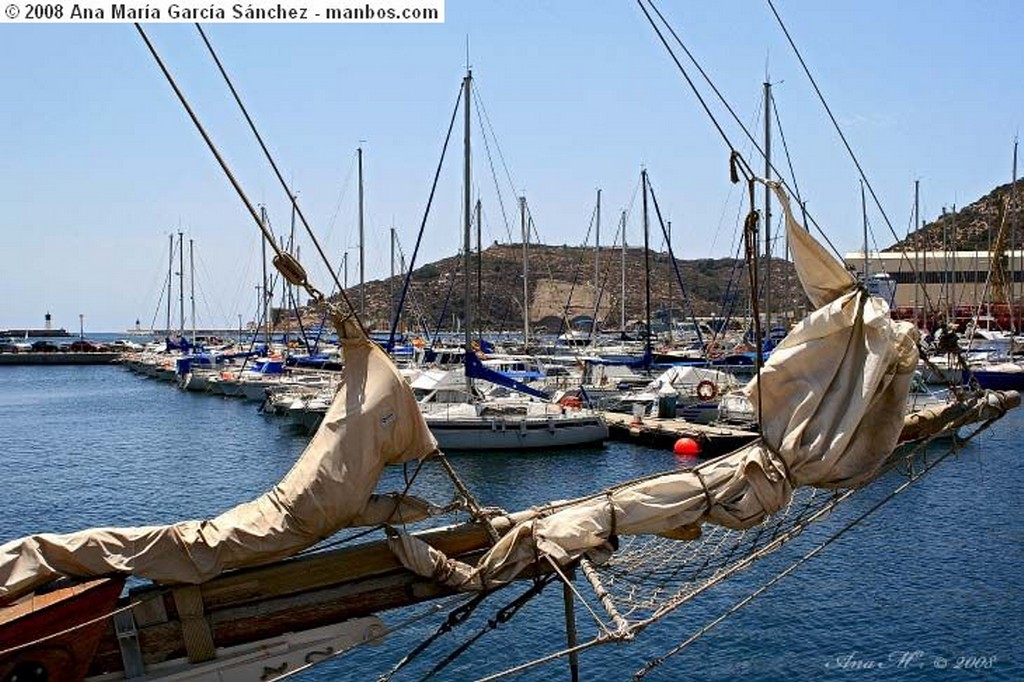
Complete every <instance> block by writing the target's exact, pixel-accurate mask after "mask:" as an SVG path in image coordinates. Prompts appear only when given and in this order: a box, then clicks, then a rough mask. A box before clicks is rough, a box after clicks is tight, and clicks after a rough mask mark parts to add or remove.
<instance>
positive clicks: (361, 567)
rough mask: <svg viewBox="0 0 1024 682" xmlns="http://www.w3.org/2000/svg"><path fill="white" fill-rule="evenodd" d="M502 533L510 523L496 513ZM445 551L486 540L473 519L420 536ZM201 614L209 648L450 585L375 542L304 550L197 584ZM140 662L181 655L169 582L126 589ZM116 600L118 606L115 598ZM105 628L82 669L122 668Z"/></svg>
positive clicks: (372, 609)
mask: <svg viewBox="0 0 1024 682" xmlns="http://www.w3.org/2000/svg"><path fill="white" fill-rule="evenodd" d="M496 523H497V525H499V526H502V528H501V530H502V532H504V531H507V530H508V528H509V527H511V523H510V521H506V520H504V519H500V520H497V521H496ZM420 537H422V538H423V539H424V540H426V541H427V542H429V543H430V544H431V545H432V546H434V547H436V548H437V549H439V550H440V551H442V552H444V553H445V554H447V555H448V556H452V557H461V558H463V559H464V560H467V561H473V560H474V559H475V556H474V554H475V553H478V552H480V551H482V550H484V549H486V548H487V547H489V546H490V542H491V540H490V537H489V535H488V533H487V530H486V529H485V528H484V527H483V526H482V525H479V524H463V525H460V526H455V527H450V528H444V529H439V530H434V531H428V532H426V533H424V534H423V535H421V536H420ZM199 591H200V594H201V596H202V607H203V618H204V619H205V620H206V622H207V624H208V626H209V628H210V631H211V633H212V635H213V641H214V643H215V645H216V646H217V647H224V646H232V645H235V644H241V643H245V642H253V641H259V640H262V639H266V638H269V637H274V636H277V635H280V634H283V633H286V632H296V631H301V630H306V629H309V628H314V627H318V626H321V625H326V624H331V623H337V622H340V621H343V620H347V619H350V618H357V617H360V616H365V615H370V614H374V613H380V612H382V611H386V610H389V609H394V608H399V607H403V606H409V605H412V604H416V603H419V602H422V601H425V600H428V599H436V598H439V597H443V596H446V595H449V594H452V590H450V589H448V588H445V587H442V586H440V585H438V584H436V583H435V582H434V581H432V580H430V579H428V578H421V577H419V576H416V575H414V574H413V573H411V572H409V571H407V570H405V569H404V568H403V567H402V564H401V563H400V562H399V561H398V559H397V558H396V557H395V556H394V554H392V553H391V550H390V549H388V546H387V543H386V542H385V541H383V540H381V541H377V542H373V543H367V544H363V545H359V546H352V547H345V548H342V549H337V550H333V551H328V552H319V553H315V554H309V555H306V556H302V557H297V558H294V559H289V560H285V561H279V562H276V563H273V564H268V565H266V566H261V567H256V568H251V569H245V570H240V571H233V572H231V573H227V574H225V575H222V576H219V577H217V578H214V579H213V580H210V581H208V582H206V583H203V584H202V585H200V586H199ZM133 601H135V602H140V606H137V607H136V608H135V609H133V613H134V615H135V621H136V627H137V629H138V633H139V635H138V636H139V645H140V647H141V649H142V655H143V660H144V661H145V663H146V664H147V665H148V664H152V663H158V662H162V661H166V660H170V659H174V658H182V657H185V656H186V649H185V642H184V639H183V637H182V626H181V622H180V620H179V617H178V610H177V608H176V606H175V599H174V587H172V586H148V585H147V586H144V587H141V588H136V589H134V590H132V591H130V592H129V594H128V596H127V597H126V598H125V599H124V600H123V602H124V604H127V603H130V602H133ZM122 605H123V604H122ZM122 666H123V664H122V662H121V651H120V648H119V647H118V643H117V637H116V635H115V633H114V630H113V627H112V626H111V625H109V622H108V626H107V630H106V632H105V633H104V635H103V638H102V640H101V641H100V644H99V647H98V648H97V651H96V655H95V657H94V658H93V663H92V666H91V667H90V675H95V674H100V673H102V672H111V671H117V670H121V669H122Z"/></svg>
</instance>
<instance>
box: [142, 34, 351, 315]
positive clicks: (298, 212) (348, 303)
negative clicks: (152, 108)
mask: <svg viewBox="0 0 1024 682" xmlns="http://www.w3.org/2000/svg"><path fill="white" fill-rule="evenodd" d="M136 26H138V24H136ZM195 27H196V30H197V31H199V35H200V36H201V37H202V39H203V43H204V44H205V45H206V48H207V49H208V50H209V51H210V56H211V57H213V61H214V63H216V64H217V69H218V70H219V71H220V74H221V76H223V77H224V82H225V83H226V84H227V86H228V89H229V90H230V91H231V95H232V96H233V97H234V98H235V102H236V103H237V104H238V108H239V109H241V111H242V115H243V116H245V120H246V122H247V123H248V124H249V129H250V130H251V131H252V133H253V135H254V136H255V137H256V141H257V142H259V145H260V149H262V150H263V155H264V156H265V157H266V159H267V161H268V162H269V163H270V167H271V168H272V169H273V170H274V175H276V176H277V180H278V182H280V183H281V188H282V189H284V191H285V194H286V195H287V196H288V198H289V200H290V201H291V205H292V210H293V211H295V215H297V216H298V217H299V220H300V221H302V225H303V227H305V228H306V233H307V234H308V235H309V238H310V240H311V241H312V243H313V246H314V247H316V250H317V253H319V254H320V258H321V259H322V260H323V262H324V264H325V265H326V266H327V270H328V272H330V273H331V276H332V277H333V278H334V286H336V287H337V288H338V293H340V294H341V298H342V300H343V301H344V302H345V305H346V306H348V309H349V311H350V314H351V315H352V317H354V318H355V320H356V321H357V322H358V323H359V326H360V327H362V321H361V320H360V319H359V314H358V312H357V311H356V309H355V307H354V306H353V305H352V302H351V301H349V299H348V295H347V294H346V293H345V290H344V288H343V287H342V286H341V282H339V281H338V276H337V275H336V274H335V272H334V269H333V268H332V267H331V261H330V259H328V258H327V254H326V253H324V250H323V247H322V246H320V241H319V240H318V239H317V238H316V234H315V233H314V232H313V228H312V227H310V225H309V221H307V220H306V215H305V214H304V213H303V212H302V209H301V208H300V207H299V202H298V195H297V194H296V193H295V192H293V191H292V189H291V187H289V186H288V183H287V181H285V179H284V176H283V175H282V174H281V171H280V169H278V167H277V163H276V162H275V161H274V157H273V156H272V155H271V153H270V150H269V149H267V145H266V143H264V141H263V136H262V135H260V133H259V130H257V129H256V124H255V123H254V122H253V120H252V117H251V116H250V115H249V111H248V109H246V107H245V104H243V103H242V98H241V97H240V96H239V95H238V91H237V90H236V89H235V86H234V84H233V83H232V82H231V78H229V77H228V73H227V71H226V70H225V69H224V65H223V64H222V63H221V61H220V58H219V57H218V56H217V53H216V52H215V51H214V49H213V45H211V44H210V41H209V39H208V38H207V37H206V32H205V31H203V27H202V26H200V25H199V24H198V23H197V24H196V25H195ZM139 30H140V31H141V30H142V29H141V28H140V29H139ZM146 43H147V44H149V41H148V40H147V41H146ZM175 90H177V88H176V87H175ZM197 125H198V121H197ZM225 171H226V169H225ZM264 235H265V236H266V237H267V242H268V243H269V244H270V245H271V246H272V247H273V248H274V253H275V254H277V256H278V258H282V257H283V253H282V251H281V250H280V248H278V246H277V244H276V243H275V242H274V238H273V235H270V234H268V233H267V232H264ZM274 265H275V266H277V265H278V262H277V259H275V263H274ZM279 267H280V266H279ZM282 274H284V273H282ZM285 276H286V277H287V275H285ZM289 281H291V278H289ZM292 284H301V282H292ZM303 286H304V288H305V289H306V290H307V291H308V292H309V293H310V295H311V296H313V297H314V298H315V299H318V298H320V297H322V294H321V293H320V292H319V291H317V290H316V289H313V288H312V286H311V285H308V282H307V283H306V284H304V285H303ZM318 295H319V296H318Z"/></svg>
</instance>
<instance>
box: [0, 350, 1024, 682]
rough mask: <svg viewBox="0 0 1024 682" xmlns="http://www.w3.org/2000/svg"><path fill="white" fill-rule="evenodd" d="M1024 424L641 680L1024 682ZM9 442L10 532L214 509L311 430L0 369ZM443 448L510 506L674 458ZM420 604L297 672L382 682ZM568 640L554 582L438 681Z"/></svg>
mask: <svg viewBox="0 0 1024 682" xmlns="http://www.w3.org/2000/svg"><path fill="white" fill-rule="evenodd" d="M1022 435H1024V410H1017V411H1016V412H1015V413H1011V414H1010V415H1008V416H1007V417H1006V418H1004V419H1003V420H1002V421H1001V422H1000V423H998V424H996V425H995V426H994V427H993V428H991V429H990V430H988V431H987V432H985V433H984V434H983V435H982V436H980V437H979V438H978V439H976V440H975V441H972V442H971V443H969V444H968V445H966V446H965V447H964V448H963V449H962V450H961V451H960V452H959V453H958V454H957V456H956V457H954V458H952V459H950V460H947V461H945V462H943V463H942V464H941V465H939V466H938V467H936V469H935V470H934V471H932V472H931V473H929V474H928V475H926V476H924V477H923V478H922V479H921V480H919V481H918V482H916V483H915V484H914V485H912V486H910V487H909V488H908V489H907V490H906V491H905V492H904V493H902V494H900V495H898V496H896V497H895V498H894V499H893V500H892V501H890V502H888V503H887V504H885V505H883V506H882V507H881V508H880V509H879V510H878V511H877V512H876V513H874V514H872V515H871V516H869V517H868V518H867V519H866V520H865V521H864V522H862V523H860V524H858V525H857V527H855V528H854V529H852V530H851V531H850V532H848V533H846V534H845V535H843V536H842V538H841V539H840V540H839V541H837V542H835V543H834V544H832V545H831V546H830V547H829V548H828V549H827V550H825V551H824V552H823V553H822V554H820V555H819V556H817V557H815V558H814V559H812V560H810V561H808V562H807V563H806V564H805V565H803V566H802V567H801V568H800V569H799V570H797V571H796V572H795V573H793V574H792V575H790V576H789V577H787V578H785V579H783V580H782V581H780V582H779V583H778V584H777V585H774V586H773V587H771V588H770V589H768V590H767V591H766V592H765V593H764V594H763V595H762V596H760V597H759V598H758V599H756V600H754V601H753V602H751V603H750V605H749V606H747V607H745V608H743V609H742V610H739V611H738V612H737V613H736V614H734V615H733V616H731V617H729V618H727V619H726V620H725V621H723V622H722V624H721V625H719V626H718V627H716V628H714V629H713V630H711V631H710V632H708V633H707V634H706V635H705V636H704V637H702V638H700V639H699V640H698V641H696V642H695V643H694V644H693V645H692V646H690V647H688V648H687V649H685V650H684V651H683V652H681V653H680V654H678V655H676V656H674V657H672V658H669V659H668V660H666V661H665V663H664V664H662V665H660V666H659V667H656V668H654V669H653V670H651V672H650V673H649V674H648V675H647V677H646V678H645V679H648V680H682V679H691V680H730V681H731V680H736V679H743V680H747V681H755V680H766V681H767V680H808V681H810V680H822V679H851V680H876V679H887V680H973V679H984V680H1020V679H1024V618H1022V614H1024V530H1022V524H1021V522H1020V519H1021V517H1022V515H1024V502H1022V491H1024V469H1022V467H1021V462H1022V461H1024V442H1022ZM0 438H2V440H0V443H2V446H0V457H2V462H3V471H4V475H3V480H4V486H3V492H2V494H0V543H3V542H6V541H9V540H12V539H15V538H17V537H20V536H22V535H25V534H30V533H38V532H66V531H73V530H79V529H82V528H86V527H91V526H124V525H149V524H162V523H171V522H174V521H178V520H182V519H189V518H206V517H210V516H214V515H216V514H218V513H220V512H221V511H223V510H225V509H227V508H229V507H231V506H233V505H235V504H238V503H240V502H243V501H246V500H249V499H251V498H253V497H255V496H257V495H259V494H260V493H262V492H263V491H265V490H266V489H267V488H269V487H270V486H272V485H273V484H274V483H275V482H277V481H278V480H279V479H280V478H281V476H282V475H283V474H284V473H285V472H286V471H287V470H288V469H289V467H290V466H291V465H292V463H293V462H294V460H295V458H296V457H297V455H298V454H299V453H300V452H301V451H302V449H303V447H304V446H305V444H306V441H307V440H308V437H307V436H302V435H299V434H296V433H294V432H291V431H289V430H287V429H286V428H284V427H283V422H282V421H281V420H279V419H277V418H274V417H271V416H267V415H263V414H260V413H259V412H258V411H257V408H256V407H255V405H254V403H249V402H242V401H238V400H233V399H226V398H222V397H214V396H210V395H199V394H193V393H186V392H184V391H179V390H176V389H174V388H173V387H172V386H170V385H168V384H166V383H159V382H156V381H154V380H150V379H144V378H141V377H139V376H136V375H133V374H131V373H129V372H127V371H126V370H124V369H121V368H119V367H115V366H82V367H4V368H0ZM932 447H936V446H932ZM451 460H452V462H453V464H454V465H455V467H456V468H457V469H458V471H459V472H460V473H461V474H462V476H463V478H464V479H465V481H466V482H467V484H468V485H469V487H470V488H471V490H472V491H473V492H474V493H475V494H476V495H477V497H478V498H479V499H480V501H481V502H482V503H484V504H486V505H493V506H500V507H503V508H505V509H509V510H513V509H520V508H523V507H526V506H529V505H531V504H537V503H540V502H543V501H546V500H551V499H564V498H569V497H573V496H577V495H581V494H583V493H587V492H591V491H594V490H598V489H600V488H602V487H605V486H607V485H610V484H612V483H616V482H621V481H624V480H628V479H630V478H634V477H636V476H639V475H643V474H647V473H650V472H654V471H660V470H670V469H672V468H674V467H676V466H677V463H676V462H675V460H674V459H673V457H672V455H671V453H668V452H662V451H657V450H652V449H647V448H642V447H638V446H633V445H628V444H622V443H608V444H607V445H605V446H604V447H601V448H584V449H573V450H566V451H558V452H538V453H530V454H488V455H475V456H474V455H468V454H465V455H459V454H456V455H453V456H452V457H451ZM888 476H890V477H899V476H901V474H899V473H892V474H888ZM897 482H898V481H889V483H890V485H888V486H882V485H879V486H878V487H877V490H876V489H875V487H874V486H873V487H872V488H869V489H867V490H865V491H864V492H863V493H860V494H858V495H855V496H853V497H852V498H851V499H850V500H849V501H847V502H846V503H845V504H844V505H843V507H842V508H841V509H840V510H837V512H835V514H834V516H838V517H840V518H838V519H830V521H829V523H834V522H835V521H839V522H842V521H844V520H848V519H852V518H853V517H855V516H856V515H857V514H859V513H861V512H864V511H866V510H868V509H869V508H871V507H872V506H873V505H874V504H875V503H877V502H878V501H879V500H880V499H882V498H883V497H884V496H885V494H886V493H887V492H888V491H890V490H892V488H894V487H895V485H892V483H897ZM382 487H383V488H385V489H401V487H402V482H401V472H399V471H389V472H388V474H387V475H386V480H385V481H384V482H383V483H382ZM435 501H438V502H442V503H443V502H444V501H445V500H435ZM840 525H841V523H840ZM831 527H833V528H835V527H836V526H831ZM822 540H823V536H822V535H820V534H816V533H813V532H808V533H806V534H805V536H802V537H801V538H799V539H798V540H797V541H795V542H793V543H792V544H791V545H789V546H787V547H785V548H783V549H782V550H780V551H779V552H777V553H776V554H774V555H772V556H770V557H768V558H767V559H765V560H763V561H761V562H759V564H758V565H756V566H755V567H754V568H752V569H750V570H748V571H745V572H742V573H740V574H738V575H736V576H734V577H733V578H731V579H730V580H728V581H726V582H725V583H724V584H722V585H720V586H719V587H716V588H714V589H712V590H710V591H709V592H708V593H706V594H704V595H702V596H701V597H699V598H698V599H696V600H694V601H693V602H691V603H689V604H687V605H685V606H684V607H683V608H681V609H679V610H678V611H676V612H674V613H672V614H670V615H669V616H668V617H667V618H666V619H665V620H663V621H662V622H660V623H657V624H655V625H654V626H652V627H651V628H649V629H648V630H646V631H644V632H643V633H641V635H640V637H639V638H638V639H637V640H636V641H635V642H632V643H628V644H615V645H608V646H604V647H597V648H595V649H591V650H588V651H585V652H583V653H582V654H581V657H580V668H581V679H584V680H628V679H631V677H632V675H633V673H634V672H635V671H637V670H638V669H640V668H642V667H643V666H644V664H645V662H647V661H649V660H651V659H653V658H656V657H658V656H660V655H662V654H664V653H665V652H666V651H668V650H670V649H671V648H672V647H674V646H676V645H677V644H679V643H680V642H682V641H683V640H685V639H687V638H688V637H689V636H690V635H691V634H693V633H694V632H696V631H698V630H699V629H700V628H701V627H702V626H703V625H705V624H706V623H708V622H710V621H712V620H713V619H714V618H716V617H717V616H718V615H720V614H721V613H723V612H724V611H726V610H728V609H729V608H730V607H731V606H732V605H733V604H735V603H736V602H738V601H740V600H742V599H743V598H744V597H746V596H747V595H749V594H750V593H751V592H752V591H754V590H755V589H757V588H758V587H759V586H760V585H762V584H763V583H764V582H766V581H767V580H768V579H769V578H770V577H771V576H772V575H774V574H775V573H777V572H778V571H780V570H782V569H784V568H785V567H787V566H789V565H790V564H792V563H793V562H794V561H795V560H797V559H798V558H799V557H800V556H802V555H803V554H804V553H806V552H807V551H809V550H810V549H811V548H813V547H814V546H815V545H816V544H817V543H819V542H821V541H822ZM523 589H525V585H524V586H515V587H514V588H511V589H510V590H505V591H503V592H499V593H498V594H496V595H494V596H493V597H491V598H490V600H489V601H486V602H484V604H483V605H482V606H481V607H480V608H479V609H478V611H477V613H478V614H479V616H478V619H477V622H474V623H469V624H467V627H468V629H464V630H460V629H456V631H454V632H452V633H449V634H446V635H444V636H443V637H441V638H439V639H438V642H437V644H436V645H435V646H434V647H432V648H430V649H428V650H427V652H426V653H425V654H424V655H423V656H422V657H421V658H420V659H417V660H416V661H414V662H413V663H412V664H410V666H409V667H408V668H406V669H403V670H402V671H400V672H399V673H398V674H396V676H395V677H394V679H396V680H414V679H421V678H422V677H423V676H424V675H426V674H427V673H428V672H429V671H430V670H431V668H432V667H433V666H434V665H435V664H437V663H439V662H440V661H441V660H442V659H444V658H445V657H446V656H447V655H448V653H449V652H451V651H453V650H454V649H455V648H456V647H458V646H460V645H463V644H465V643H466V642H468V641H470V640H472V639H473V638H474V637H475V636H476V635H478V634H480V632H481V631H483V630H484V629H485V626H486V621H487V619H489V618H490V619H494V618H495V617H496V614H497V612H498V610H499V609H500V608H501V607H502V606H504V605H506V604H508V603H509V602H510V601H511V600H512V599H513V598H514V597H515V596H516V595H518V594H519V593H520V592H522V590H523ZM421 613H424V607H423V605H421V606H419V607H413V608H411V609H408V610H404V611H400V612H395V613H387V614H383V618H384V620H385V622H387V623H388V624H389V625H391V626H393V627H397V626H398V625H399V624H406V623H410V621H411V623H410V624H409V625H408V626H407V627H403V628H402V629H399V630H398V631H396V632H395V633H393V634H391V635H389V637H388V638H387V639H385V640H384V641H383V642H381V643H378V644H375V645H372V646H368V647H366V648H362V649H357V650H355V651H354V652H352V653H350V654H347V655H345V656H342V657H338V658H336V659H333V660H331V661H329V662H326V663H323V664H321V665H318V666H315V667H313V668H311V669H309V670H308V671H305V672H303V673H301V674H299V675H296V676H295V677H293V678H290V679H296V680H375V679H377V677H378V675H380V674H381V673H384V672H386V671H387V670H388V669H389V668H390V667H391V666H392V665H393V664H394V663H395V662H396V661H398V660H399V659H400V658H401V657H402V656H403V655H405V654H406V653H408V652H409V651H410V650H411V649H412V648H413V647H414V646H415V645H416V644H418V643H419V642H421V641H422V640H424V639H425V638H426V637H428V636H429V635H431V634H432V633H434V632H435V631H436V630H437V628H438V626H439V625H440V623H441V622H442V621H443V619H444V616H445V615H446V612H445V611H443V610H440V611H437V612H436V613H434V614H433V615H432V616H431V617H425V618H423V619H422V620H417V619H416V616H418V615H419V614H421ZM577 622H578V626H579V630H580V639H581V640H586V639H589V638H590V637H591V636H593V634H594V624H593V620H592V619H591V618H590V616H589V614H587V613H586V612H585V611H580V612H578V613H577ZM564 645H565V628H564V616H563V611H562V592H561V590H560V589H558V588H557V587H552V588H549V589H548V590H547V591H545V592H544V593H543V594H542V595H541V596H540V597H539V598H537V599H535V600H534V601H532V602H531V603H529V604H527V605H526V606H524V607H523V608H522V609H521V610H519V612H518V613H516V615H515V617H514V618H512V619H511V620H510V621H509V622H508V623H503V624H500V625H499V626H498V627H497V628H495V629H493V631H488V632H486V633H485V634H483V635H482V636H480V637H479V639H478V640H476V641H475V643H473V644H472V645H471V646H469V647H468V648H467V649H466V651H465V653H463V654H462V655H461V656H459V657H458V658H457V659H455V660H454V661H453V662H452V663H451V664H450V665H448V666H446V667H444V668H443V669H441V670H440V671H438V672H437V674H436V676H435V677H434V679H438V680H468V679H478V678H481V677H485V676H487V675H489V674H492V673H496V672H499V671H502V670H505V669H507V668H510V667H512V666H514V665H517V664H519V663H522V662H524V661H526V660H529V659H532V658H536V657H538V656H541V655H544V654H546V653H549V652H552V651H555V650H558V649H560V648H562V647H564ZM508 679H517V680H552V679H556V680H568V679H569V670H568V666H567V664H566V662H565V661H564V660H559V661H555V662H553V663H549V664H545V665H543V666H540V667H536V668H531V669H529V670H526V671H524V672H522V673H520V674H517V675H514V676H512V677H510V678H508Z"/></svg>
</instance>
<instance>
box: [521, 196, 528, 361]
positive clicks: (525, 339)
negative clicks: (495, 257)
mask: <svg viewBox="0 0 1024 682" xmlns="http://www.w3.org/2000/svg"><path fill="white" fill-rule="evenodd" d="M519 223H520V228H521V229H522V232H523V347H524V348H526V347H527V346H529V345H530V282H529V280H530V261H529V260H528V257H529V254H528V250H529V244H530V232H529V227H528V226H527V224H526V197H525V196H522V197H519Z"/></svg>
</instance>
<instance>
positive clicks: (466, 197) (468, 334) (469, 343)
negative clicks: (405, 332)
mask: <svg viewBox="0 0 1024 682" xmlns="http://www.w3.org/2000/svg"><path fill="white" fill-rule="evenodd" d="M472 82H473V71H472V69H468V68H467V69H466V77H465V78H464V79H463V80H462V97H463V102H464V103H465V105H464V106H465V128H464V130H463V138H462V145H463V158H462V163H463V167H462V224H463V235H462V237H463V239H462V258H463V268H462V272H463V273H464V275H463V287H464V288H463V299H462V300H463V301H465V304H464V305H465V313H464V316H465V319H464V320H463V325H464V327H465V329H464V330H463V331H464V333H465V341H466V350H465V353H466V361H467V362H468V361H469V354H470V353H472V352H473V333H472V331H471V330H472V328H473V311H472V306H471V305H470V304H469V291H470V289H469V272H470V270H469V265H470V252H471V249H472V242H471V233H472V229H471V218H472V216H471V215H470V205H471V203H472V202H471V201H470V199H471V197H470V195H471V194H472V186H471V185H470V182H471V181H472V174H471V172H470V171H471V168H470V130H471V128H470V110H471V109H472V107H471V102H470V97H472ZM466 392H467V393H468V394H470V395H472V394H473V379H472V378H471V377H470V376H469V372H467V373H466Z"/></svg>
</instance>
